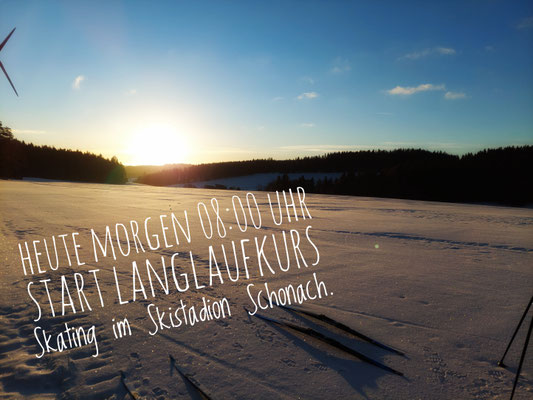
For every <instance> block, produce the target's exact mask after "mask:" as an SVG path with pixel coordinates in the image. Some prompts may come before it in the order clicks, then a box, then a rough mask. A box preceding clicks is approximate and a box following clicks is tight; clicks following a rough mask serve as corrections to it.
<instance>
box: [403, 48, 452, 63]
mask: <svg viewBox="0 0 533 400" xmlns="http://www.w3.org/2000/svg"><path fill="white" fill-rule="evenodd" d="M456 53H457V52H456V51H455V49H453V48H451V47H440V46H439V47H433V48H428V49H424V50H421V51H414V52H412V53H407V54H405V55H403V56H401V57H400V58H398V59H399V60H418V59H420V58H424V57H427V56H430V55H433V54H439V55H444V56H452V55H454V54H456Z"/></svg>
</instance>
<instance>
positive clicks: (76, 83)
mask: <svg viewBox="0 0 533 400" xmlns="http://www.w3.org/2000/svg"><path fill="white" fill-rule="evenodd" d="M85 79H86V78H85V76H83V75H78V76H77V77H76V78H75V79H74V81H73V82H72V89H74V90H80V89H81V83H82V82H83V81H84V80H85Z"/></svg>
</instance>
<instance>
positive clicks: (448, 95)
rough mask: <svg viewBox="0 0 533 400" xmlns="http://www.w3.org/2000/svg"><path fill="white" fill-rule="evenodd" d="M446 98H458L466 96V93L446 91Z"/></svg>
mask: <svg viewBox="0 0 533 400" xmlns="http://www.w3.org/2000/svg"><path fill="white" fill-rule="evenodd" d="M444 98H445V99H446V100H457V99H464V98H466V93H462V92H446V93H445V94H444Z"/></svg>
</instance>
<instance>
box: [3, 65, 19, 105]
mask: <svg viewBox="0 0 533 400" xmlns="http://www.w3.org/2000/svg"><path fill="white" fill-rule="evenodd" d="M0 68H2V71H4V74H6V78H7V80H8V81H9V83H11V87H12V88H13V90H14V91H15V94H16V95H17V97H18V95H19V94H18V93H17V89H15V85H13V82H11V78H10V77H9V75H8V74H7V71H6V69H5V68H4V64H2V61H0Z"/></svg>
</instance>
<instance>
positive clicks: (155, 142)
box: [128, 124, 188, 165]
mask: <svg viewBox="0 0 533 400" xmlns="http://www.w3.org/2000/svg"><path fill="white" fill-rule="evenodd" d="M128 154H129V158H130V164H132V165H164V164H176V163H182V162H185V161H186V159H187V155H188V149H187V145H186V142H185V140H184V136H183V134H180V132H178V130H177V129H176V128H175V127H174V126H172V125H170V124H150V125H147V126H144V127H142V128H140V129H138V130H136V131H134V132H133V133H132V135H131V141H130V144H129V146H128Z"/></svg>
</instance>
